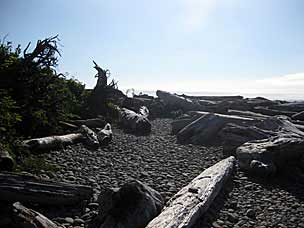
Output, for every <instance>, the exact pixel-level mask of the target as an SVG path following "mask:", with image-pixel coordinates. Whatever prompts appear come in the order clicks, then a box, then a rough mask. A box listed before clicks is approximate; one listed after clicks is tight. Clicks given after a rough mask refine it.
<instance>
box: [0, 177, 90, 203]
mask: <svg viewBox="0 0 304 228" xmlns="http://www.w3.org/2000/svg"><path fill="white" fill-rule="evenodd" d="M92 194H93V189H92V188H91V187H88V186H83V185H74V184H68V183H62V182H55V181H50V180H44V179H39V178H37V177H35V176H30V175H22V174H16V173H0V201H8V202H15V201H20V202H29V203H38V204H42V205H58V206H63V205H71V204H76V203H79V202H81V201H83V200H86V199H89V198H90V197H91V196H92Z"/></svg>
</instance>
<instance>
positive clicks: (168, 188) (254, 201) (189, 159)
mask: <svg viewBox="0 0 304 228" xmlns="http://www.w3.org/2000/svg"><path fill="white" fill-rule="evenodd" d="M171 121H172V120H170V119H156V120H154V121H152V133H151V134H150V135H148V136H134V135H132V134H127V133H125V132H123V131H122V130H121V129H118V128H116V127H115V126H114V128H113V134H114V139H113V142H112V143H111V144H110V145H109V146H108V147H106V148H101V149H98V150H95V151H93V150H88V149H86V148H84V147H83V146H82V145H81V144H79V145H75V146H70V147H67V148H66V149H64V150H61V151H53V152H51V153H49V154H48V155H47V160H48V161H49V162H50V163H54V164H57V165H59V166H60V170H59V171H58V172H57V173H55V174H49V173H48V172H44V171H42V172H41V176H43V177H49V178H51V179H56V180H60V181H67V182H70V183H79V184H86V185H90V186H92V187H93V188H94V197H93V199H92V200H91V201H90V202H89V204H88V206H87V207H84V208H82V209H81V210H73V209H70V210H65V212H66V213H65V215H64V216H62V214H61V212H60V210H58V213H57V214H53V215H52V216H51V217H52V218H55V220H56V221H58V222H59V223H61V224H64V225H65V226H66V227H83V226H85V223H86V222H87V221H89V220H90V219H91V218H92V217H93V216H94V215H95V214H96V213H97V204H96V200H97V196H98V195H99V193H100V191H101V190H102V189H103V188H107V187H111V188H113V187H120V186H122V185H123V184H124V183H125V182H126V181H127V180H128V179H129V178H135V179H138V180H140V181H142V182H144V183H146V184H148V185H149V186H151V187H152V188H154V189H156V190H157V191H159V192H160V193H161V194H162V196H163V197H164V199H165V200H166V201H167V200H168V199H169V198H170V197H172V196H173V195H174V194H175V193H176V192H177V191H178V190H179V189H180V188H181V187H183V186H184V185H186V184H187V183H188V182H189V181H191V180H192V179H193V178H194V177H196V176H197V175H198V174H199V173H201V172H202V171H203V170H204V169H206V168H208V167H209V166H211V165H213V164H215V163H216V162H218V161H220V160H221V159H222V149H221V148H220V147H208V148H206V147H203V146H196V145H180V144H177V143H176V137H175V136H173V135H170V131H171V126H170V122H171ZM290 177H291V175H289V176H288V175H285V176H284V177H282V178H280V179H278V178H274V179H273V180H272V181H269V180H267V181H265V180H264V181H263V180H258V179H253V178H251V177H248V176H246V175H244V173H242V172H240V171H239V170H237V171H236V174H235V178H234V179H233V180H231V181H230V182H229V183H228V185H227V187H226V189H224V190H223V191H222V192H221V193H220V195H219V196H218V197H217V199H216V201H215V203H214V204H213V205H212V207H211V209H210V210H209V212H208V213H207V214H206V215H205V216H204V217H203V218H202V219H201V220H200V221H199V222H198V223H197V225H196V226H195V227H196V228H198V227H260V228H262V227H297V228H298V227H304V193H303V189H304V188H303V187H304V178H301V177H297V178H290Z"/></svg>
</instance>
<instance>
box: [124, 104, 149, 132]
mask: <svg viewBox="0 0 304 228" xmlns="http://www.w3.org/2000/svg"><path fill="white" fill-rule="evenodd" d="M119 122H120V124H121V125H122V127H124V128H125V129H127V130H130V131H132V132H135V133H138V134H147V133H150V132H151V123H150V121H149V120H148V118H147V117H146V116H143V115H140V114H138V113H136V112H134V111H132V110H129V109H126V108H122V109H120V110H119Z"/></svg>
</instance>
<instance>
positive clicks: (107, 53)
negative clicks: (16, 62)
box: [0, 0, 304, 99]
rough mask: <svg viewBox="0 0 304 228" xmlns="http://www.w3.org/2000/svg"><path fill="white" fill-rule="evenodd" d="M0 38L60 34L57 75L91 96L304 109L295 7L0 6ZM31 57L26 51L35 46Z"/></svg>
mask: <svg viewBox="0 0 304 228" xmlns="http://www.w3.org/2000/svg"><path fill="white" fill-rule="evenodd" d="M0 4H1V5H0V38H1V39H3V37H4V36H6V35H7V38H6V39H7V40H10V41H12V42H13V43H14V44H15V45H17V44H21V46H22V47H23V48H25V47H26V45H27V43H28V42H29V41H31V42H32V44H35V42H36V41H37V40H38V39H43V38H46V37H50V36H54V35H56V34H59V37H60V40H61V41H60V44H61V46H60V50H61V54H62V56H61V57H60V59H59V66H58V68H57V70H58V71H59V72H68V73H69V75H70V76H73V77H75V78H77V79H78V80H79V81H81V82H83V83H85V84H86V86H87V87H88V88H93V87H94V85H95V83H96V78H94V75H95V74H96V72H95V70H94V68H93V62H92V60H95V61H96V62H97V63H98V64H99V65H100V66H102V67H103V68H105V69H110V71H111V78H114V79H115V80H117V81H118V86H119V88H120V89H122V91H125V90H126V89H130V88H134V89H136V90H137V91H147V90H149V91H152V90H156V89H162V90H167V91H172V92H189V93H191V92H199V93H200V94H204V93H206V94H212V93H215V94H227V95H231V94H245V95H248V96H250V94H251V95H264V96H266V97H271V98H273V97H274V98H282V97H283V98H288V99H293V98H294V99H304V93H303V88H304V26H303V25H304V14H303V12H304V1H302V0H153V1H152V0H107V1H106V0H86V1H83V0H64V1H63V0H52V1H47V0H45V1H41V0H40V1H39V0H27V1H24V0H19V1H18V0H1V1H0ZM32 47H33V46H32Z"/></svg>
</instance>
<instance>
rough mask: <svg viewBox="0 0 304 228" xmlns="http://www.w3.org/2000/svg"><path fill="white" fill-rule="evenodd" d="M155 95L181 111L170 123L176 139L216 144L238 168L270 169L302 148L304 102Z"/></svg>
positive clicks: (266, 171)
mask: <svg viewBox="0 0 304 228" xmlns="http://www.w3.org/2000/svg"><path fill="white" fill-rule="evenodd" d="M157 95H158V96H159V97H160V98H161V99H162V100H163V102H164V103H165V104H167V105H168V107H170V108H172V106H175V107H178V108H179V109H181V110H183V111H184V113H186V114H184V115H182V116H181V117H180V118H179V119H177V120H175V121H173V123H172V133H173V134H176V135H177V140H178V142H179V143H192V144H201V145H222V146H223V151H224V155H225V156H229V155H234V156H236V158H237V159H238V162H239V165H240V167H241V168H242V169H244V170H246V171H250V172H253V173H257V174H260V175H272V174H275V173H276V171H277V170H280V169H281V168H283V167H284V166H286V164H288V163H289V162H291V161H297V160H299V159H300V158H302V157H303V153H304V132H303V131H304V102H285V101H272V100H268V99H265V98H262V97H257V98H247V99H244V98H243V97H241V96H218V97H213V96H200V97H190V96H186V95H181V96H179V95H176V94H170V93H167V92H163V91H158V92H157Z"/></svg>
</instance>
